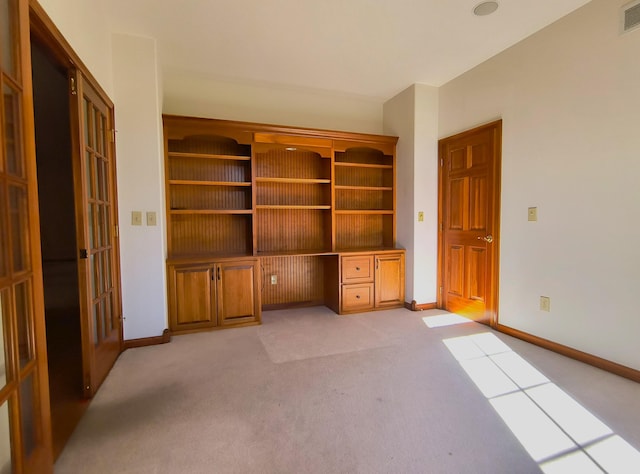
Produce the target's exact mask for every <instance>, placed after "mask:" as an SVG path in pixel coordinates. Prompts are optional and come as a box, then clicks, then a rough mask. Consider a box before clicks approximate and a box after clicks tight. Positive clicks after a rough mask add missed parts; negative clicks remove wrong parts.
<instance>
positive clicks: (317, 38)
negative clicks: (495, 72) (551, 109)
mask: <svg viewBox="0 0 640 474" xmlns="http://www.w3.org/2000/svg"><path fill="white" fill-rule="evenodd" d="M477 3H479V0H269V1H266V0H262V1H261V0H181V1H179V2H178V1H176V0H110V2H109V5H110V8H111V18H110V21H111V26H112V29H113V31H115V32H119V33H130V34H136V35H144V36H151V37H153V38H156V40H157V42H158V53H159V61H160V64H161V67H162V70H163V72H165V73H166V72H182V73H193V74H197V75H199V76H203V77H210V78H211V79H217V80H233V81H240V82H250V83H267V84H277V85H281V86H291V87H298V88H310V89H321V90H326V91H335V92H341V93H347V94H357V95H364V96H370V97H376V98H381V99H388V98H390V97H392V96H394V95H395V94H396V93H398V92H400V91H401V90H403V89H405V88H406V87H408V86H409V85H411V84H413V83H416V82H419V83H425V84H430V85H434V86H440V85H442V84H444V83H446V82H448V81H449V80H451V79H453V78H454V77H456V76H458V75H460V74H461V73H463V72H465V71H466V70H468V69H471V68H472V67H474V66H476V65H478V64H480V63H481V62H483V61H484V60H486V59H488V58H490V57H491V56H493V55H495V54H496V53H498V52H500V51H502V50H504V49H506V48H508V47H509V46H511V45H513V44H515V43H517V42H518V41H520V40H522V39H523V38H525V37H527V36H529V35H530V34H532V33H534V32H536V31H537V30H539V29H541V28H543V27H545V26H546V25H548V24H550V23H552V22H554V21H555V20H557V19H559V18H560V17H562V16H564V15H566V14H567V13H569V12H571V11H573V10H574V9H576V8H578V7H580V6H582V5H584V4H586V3H588V0H500V1H499V4H500V8H499V9H498V11H497V12H496V13H494V14H493V15H490V16H486V17H476V16H474V15H473V13H472V10H473V7H474V6H475V5H476V4H477Z"/></svg>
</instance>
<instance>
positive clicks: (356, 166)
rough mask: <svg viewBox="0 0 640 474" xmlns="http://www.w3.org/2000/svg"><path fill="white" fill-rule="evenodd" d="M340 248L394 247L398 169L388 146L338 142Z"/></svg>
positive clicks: (338, 230)
mask: <svg viewBox="0 0 640 474" xmlns="http://www.w3.org/2000/svg"><path fill="white" fill-rule="evenodd" d="M336 145H337V146H336V150H335V162H334V166H335V196H336V197H335V206H336V210H335V216H336V222H335V226H336V245H335V247H336V249H338V250H348V249H366V248H393V246H394V244H395V190H394V182H395V168H394V156H393V155H394V154H393V150H392V149H389V147H388V146H386V147H381V148H373V147H372V146H367V145H362V144H350V143H336Z"/></svg>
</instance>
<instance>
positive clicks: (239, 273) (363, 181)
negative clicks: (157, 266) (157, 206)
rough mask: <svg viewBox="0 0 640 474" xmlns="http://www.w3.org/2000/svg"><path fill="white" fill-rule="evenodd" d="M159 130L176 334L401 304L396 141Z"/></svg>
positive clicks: (218, 128)
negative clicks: (278, 310) (289, 313)
mask: <svg viewBox="0 0 640 474" xmlns="http://www.w3.org/2000/svg"><path fill="white" fill-rule="evenodd" d="M164 127H165V128H164V131H165V156H166V168H165V169H166V202H167V241H168V260H167V271H168V282H169V313H170V318H169V319H170V322H171V329H172V331H177V332H184V331H191V330H199V329H203V328H220V327H228V326H239V325H247V324H257V323H259V322H260V308H261V306H262V305H264V307H265V308H274V307H287V306H299V305H315V304H326V305H327V306H329V307H330V308H332V309H334V311H336V312H338V313H341V314H342V313H352V312H357V311H370V310H373V309H382V308H388V307H397V306H402V305H403V303H404V302H403V301H402V300H403V299H404V251H403V250H402V249H396V248H395V226H396V223H395V143H396V140H397V138H395V137H386V136H379V135H365V134H353V133H347V132H332V131H324V130H311V129H301V128H291V127H282V126H274V125H262V124H253V123H245V122H231V121H223V120H210V119H198V118H191V117H176V116H164ZM345 262H346V263H345ZM363 262H368V263H367V266H366V268H365V265H364V264H363ZM351 263H353V265H351ZM350 265H351V266H350ZM351 267H353V268H351ZM225 269H227V270H225ZM232 270H233V271H232ZM344 271H346V272H347V273H349V274H350V275H351V276H347V277H345V276H344V275H343V272H344ZM365 273H366V277H365V276H363V275H364V274H365ZM247 298H249V299H248V300H247ZM231 303H233V304H235V303H238V304H240V303H242V304H240V305H239V306H238V307H237V308H236V307H235V306H230V304H231Z"/></svg>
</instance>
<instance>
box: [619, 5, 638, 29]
mask: <svg viewBox="0 0 640 474" xmlns="http://www.w3.org/2000/svg"><path fill="white" fill-rule="evenodd" d="M638 28H640V0H636V1H635V2H631V3H627V4H626V5H624V6H623V7H622V32H623V33H627V32H629V31H632V30H635V29H638Z"/></svg>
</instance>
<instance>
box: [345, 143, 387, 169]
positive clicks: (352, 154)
mask: <svg viewBox="0 0 640 474" xmlns="http://www.w3.org/2000/svg"><path fill="white" fill-rule="evenodd" d="M335 157H336V158H335V159H336V161H337V162H340V163H363V164H364V163H367V164H376V165H392V164H393V156H390V155H385V154H384V153H382V152H381V151H379V150H374V149H372V148H365V147H357V148H349V149H348V150H347V151H343V152H336V154H335Z"/></svg>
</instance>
